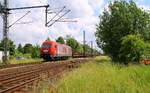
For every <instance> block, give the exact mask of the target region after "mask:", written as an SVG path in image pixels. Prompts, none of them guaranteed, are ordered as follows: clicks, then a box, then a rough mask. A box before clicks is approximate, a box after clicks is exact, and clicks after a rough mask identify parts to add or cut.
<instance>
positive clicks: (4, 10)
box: [3, 0, 9, 64]
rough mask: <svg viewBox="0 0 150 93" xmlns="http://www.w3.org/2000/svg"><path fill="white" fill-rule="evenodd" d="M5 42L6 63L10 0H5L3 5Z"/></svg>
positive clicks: (5, 56) (5, 58) (6, 58)
mask: <svg viewBox="0 0 150 93" xmlns="http://www.w3.org/2000/svg"><path fill="white" fill-rule="evenodd" d="M3 8H4V9H3V40H4V41H3V44H4V46H3V47H4V56H3V62H4V63H5V64H6V63H7V60H8V57H7V50H8V36H7V33H8V14H9V12H8V11H7V8H8V0H4V6H3Z"/></svg>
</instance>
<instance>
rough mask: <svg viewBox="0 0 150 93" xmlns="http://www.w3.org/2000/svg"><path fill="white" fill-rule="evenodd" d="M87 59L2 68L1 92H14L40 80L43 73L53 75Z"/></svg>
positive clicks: (0, 78) (0, 77)
mask: <svg viewBox="0 0 150 93" xmlns="http://www.w3.org/2000/svg"><path fill="white" fill-rule="evenodd" d="M86 61H87V59H75V60H71V61H70V60H67V61H60V62H51V63H50V62H47V63H43V64H34V65H26V66H19V67H12V68H5V69H0V93H8V92H11V93H12V92H14V91H16V90H19V89H21V88H23V87H25V85H27V84H32V83H33V82H34V81H38V80H40V79H41V78H42V76H43V74H44V75H46V76H47V77H53V76H55V75H57V74H59V73H61V72H63V71H65V70H68V69H70V68H73V67H77V66H78V65H79V64H80V63H84V62H86Z"/></svg>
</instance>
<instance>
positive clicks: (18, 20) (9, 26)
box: [8, 11, 31, 28]
mask: <svg viewBox="0 0 150 93" xmlns="http://www.w3.org/2000/svg"><path fill="white" fill-rule="evenodd" d="M30 12H31V11H28V12H27V13H25V14H24V15H23V16H22V17H20V18H19V19H17V20H16V21H15V22H13V23H12V24H11V25H10V26H8V28H10V27H12V26H13V25H14V24H16V23H17V22H18V21H20V20H21V19H22V18H24V17H25V16H26V15H28V14H29V13H30Z"/></svg>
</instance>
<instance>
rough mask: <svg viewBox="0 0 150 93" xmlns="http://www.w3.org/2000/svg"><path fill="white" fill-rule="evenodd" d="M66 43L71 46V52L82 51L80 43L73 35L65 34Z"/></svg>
mask: <svg viewBox="0 0 150 93" xmlns="http://www.w3.org/2000/svg"><path fill="white" fill-rule="evenodd" d="M66 44H67V45H68V46H70V47H71V48H72V50H73V52H79V53H82V52H83V47H82V45H81V44H80V43H79V42H78V41H77V40H76V39H74V38H73V37H70V36H67V40H66Z"/></svg>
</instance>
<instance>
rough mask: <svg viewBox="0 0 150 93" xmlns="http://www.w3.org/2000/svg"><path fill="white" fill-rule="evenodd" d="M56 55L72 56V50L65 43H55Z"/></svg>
mask: <svg viewBox="0 0 150 93" xmlns="http://www.w3.org/2000/svg"><path fill="white" fill-rule="evenodd" d="M57 56H58V57H65V56H67V57H69V56H72V50H71V49H70V47H68V46H66V45H57Z"/></svg>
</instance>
